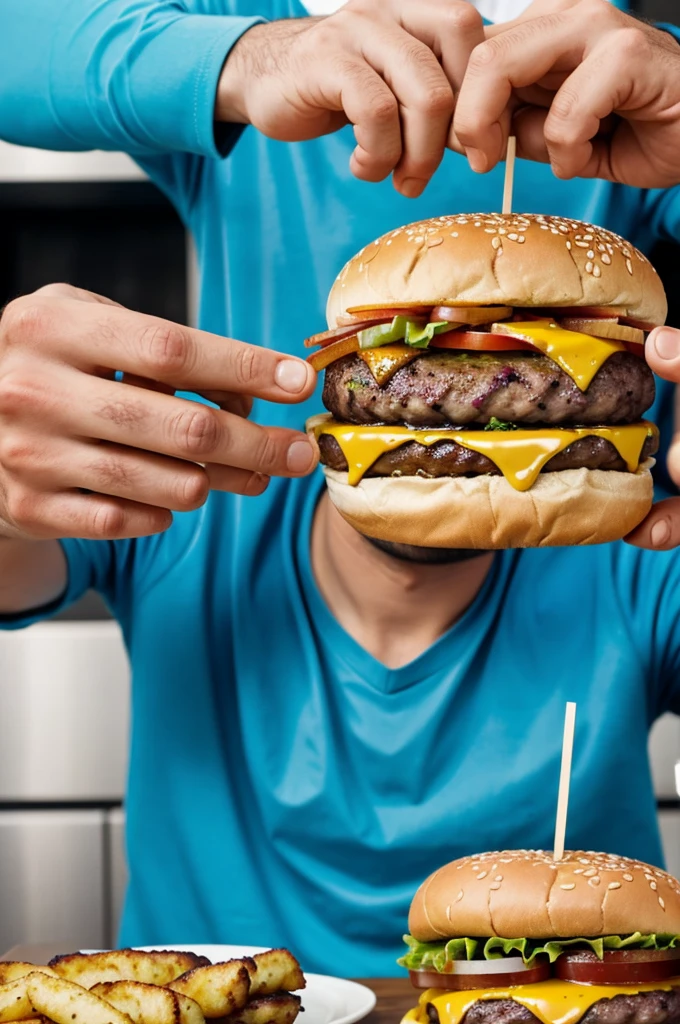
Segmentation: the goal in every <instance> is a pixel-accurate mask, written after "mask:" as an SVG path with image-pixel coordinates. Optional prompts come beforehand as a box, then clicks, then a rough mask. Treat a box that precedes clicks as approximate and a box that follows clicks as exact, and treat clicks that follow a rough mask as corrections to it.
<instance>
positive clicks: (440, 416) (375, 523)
mask: <svg viewBox="0 0 680 1024" xmlns="http://www.w3.org/2000/svg"><path fill="white" fill-rule="evenodd" d="M666 312H667V304H666V298H665V294H664V289H663V286H662V284H661V282H660V280H659V277H658V275H657V274H656V272H655V270H654V268H653V267H652V265H651V264H650V263H649V261H648V260H647V259H646V258H645V257H644V256H643V255H642V253H640V252H638V251H637V249H635V248H634V247H633V246H631V245H629V244H628V243H627V242H626V241H625V240H624V239H622V238H619V237H618V236H616V235H613V234H611V233H610V232H608V231H604V230H602V229H600V228H595V227H592V226H591V225H589V224H584V223H581V222H579V221H574V220H569V219H564V218H560V217H543V216H533V215H526V216H520V215H515V214H512V215H496V214H480V215H478V216H474V215H462V216H449V217H438V218H435V219H433V220H428V221H422V222H420V223H416V224H411V225H409V226H407V227H404V228H399V229H398V230H396V231H392V232H390V233H389V234H387V235H384V236H383V237H382V238H379V239H378V240H377V241H375V242H373V243H372V244H370V245H368V246H366V247H365V248H364V249H362V250H361V252H359V253H358V254H357V255H356V256H355V257H353V259H351V260H350V261H349V263H347V265H346V266H345V267H344V269H343V270H342V271H341V273H340V274H339V276H338V278H337V280H336V282H335V284H334V285H333V288H332V290H331V293H330V296H329V300H328V307H327V319H328V325H329V330H328V331H325V332H323V333H322V334H319V335H315V336H314V337H313V338H310V339H308V342H307V344H308V345H310V346H319V350H318V351H317V352H315V353H314V354H313V355H311V356H310V362H311V363H312V364H313V365H314V366H315V368H316V369H318V370H322V369H323V370H325V371H326V373H325V386H324V392H323V401H324V405H325V406H326V408H327V409H328V411H329V413H330V416H322V417H314V418H313V419H312V420H310V421H309V424H308V429H309V430H310V432H313V433H314V435H315V436H316V438H317V440H318V443H319V447H320V452H321V461H322V463H323V465H324V469H325V472H326V476H327V481H328V489H329V493H330V496H331V499H332V500H333V502H334V503H335V505H336V506H337V508H338V509H339V511H340V512H341V514H342V515H343V516H344V517H345V518H346V519H347V520H348V521H349V522H350V523H352V524H353V525H354V526H355V527H356V528H357V529H358V530H359V531H360V532H361V533H363V534H365V535H367V536H369V537H373V538H376V539H377V540H380V541H391V542H396V543H403V544H415V545H419V546H427V547H439V548H479V549H490V548H506V547H534V546H540V545H555V544H589V543H600V542H604V541H610V540H614V539H618V538H620V537H623V536H625V535H626V534H627V533H628V532H629V531H630V530H631V529H633V527H635V526H636V525H637V524H638V523H639V522H640V521H641V520H642V519H643V518H644V516H645V515H646V513H647V512H648V510H649V508H650V505H651V502H652V479H651V474H650V472H649V470H650V467H651V466H652V465H653V461H652V456H653V455H654V453H655V451H656V449H657V443H658V440H657V431H656V428H655V427H654V426H653V425H652V424H650V423H647V422H645V421H644V420H643V418H642V417H643V414H644V412H645V410H646V409H648V408H649V406H650V405H651V404H652V402H653V400H654V379H653V375H652V373H651V371H650V370H649V368H648V366H647V365H646V363H645V361H644V340H645V332H647V331H649V330H651V329H652V328H654V327H656V326H658V325H661V324H663V323H664V322H665V318H666Z"/></svg>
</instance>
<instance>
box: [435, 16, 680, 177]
mask: <svg viewBox="0 0 680 1024" xmlns="http://www.w3.org/2000/svg"><path fill="white" fill-rule="evenodd" d="M454 133H455V137H456V138H457V140H458V143H459V144H460V147H461V149H462V150H464V151H465V152H466V154H467V157H468V160H469V161H470V164H471V166H472V168H473V170H476V171H480V172H483V171H488V170H490V169H491V168H492V167H494V166H495V165H496V164H497V163H498V162H499V161H500V160H501V159H502V158H503V156H504V154H505V151H506V148H507V139H508V135H509V134H511V133H512V134H515V135H516V136H517V141H518V155H519V156H523V157H526V158H528V159H531V160H537V161H542V162H548V161H549V162H550V164H551V165H552V168H553V171H554V173H555V174H556V175H557V176H558V177H560V178H574V177H583V178H593V177H598V178H605V179H607V180H609V181H617V182H621V183H623V184H626V185H633V186H636V187H638V188H664V187H668V186H671V185H676V184H678V183H679V182H680V46H679V45H678V43H677V42H676V41H675V39H673V37H672V36H671V35H669V34H668V33H667V32H663V31H661V30H659V29H656V28H654V27H653V26H651V25H648V24H646V23H645V22H642V21H638V20H637V19H636V18H633V17H631V16H630V15H628V14H625V13H624V12H623V11H620V10H618V9H617V8H616V7H614V6H613V5H612V4H610V3H608V0H535V2H534V3H533V4H531V6H530V7H529V8H528V9H527V10H526V11H525V12H524V14H523V15H522V16H521V17H520V18H517V19H516V20H515V21H513V22H508V23H506V24H504V25H496V26H493V27H491V28H490V29H488V30H487V39H486V41H485V42H484V43H481V44H480V45H479V46H477V47H476V49H475V50H474V51H473V53H472V56H471V58H470V62H469V65H468V69H467V73H466V75H465V78H464V80H463V84H462V87H461V90H460V95H459V97H458V102H457V106H456V113H455V117H454Z"/></svg>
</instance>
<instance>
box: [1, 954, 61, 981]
mask: <svg viewBox="0 0 680 1024" xmlns="http://www.w3.org/2000/svg"><path fill="white" fill-rule="evenodd" d="M36 971H38V972H39V973H40V974H51V975H52V977H53V978H56V974H55V973H54V971H53V970H52V968H51V967H40V966H37V965H36V964H27V963H25V962H24V961H23V960H2V961H0V985H6V984H7V982H8V981H16V980H17V979H18V978H25V977H26V975H27V974H35V972H36Z"/></svg>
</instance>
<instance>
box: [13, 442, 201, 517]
mask: <svg viewBox="0 0 680 1024" xmlns="http://www.w3.org/2000/svg"><path fill="white" fill-rule="evenodd" d="M2 465H3V469H4V470H5V472H6V473H7V475H8V477H9V479H10V480H15V481H17V482H20V483H22V484H25V485H27V486H29V487H31V488H33V489H34V490H35V491H51V492H56V491H67V490H72V489H73V488H78V489H80V490H85V491H92V492H95V493H97V494H107V495H111V496H112V497H117V498H125V499H128V500H130V501H134V502H138V503H141V504H144V505H153V506H156V507H158V508H165V509H171V510H173V511H175V512H190V511H192V510H194V509H197V508H200V506H201V505H203V504H204V503H205V501H206V499H207V497H208V491H209V483H208V475H207V473H206V471H205V470H204V469H203V468H202V467H201V466H197V465H195V464H193V463H191V462H185V461H181V460H179V459H169V458H164V457H163V456H162V455H153V454H151V453H149V452H140V451H138V450H136V449H133V448H125V447H122V446H120V445H109V444H97V443H92V442H90V443H83V442H79V441H71V440H59V441H54V442H53V443H51V444H50V443H46V442H45V439H44V438H40V437H38V436H34V437H31V436H28V437H22V438H19V440H18V441H15V442H14V444H8V443H7V441H5V444H4V445H3V446H2Z"/></svg>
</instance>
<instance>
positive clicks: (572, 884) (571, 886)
mask: <svg viewBox="0 0 680 1024" xmlns="http://www.w3.org/2000/svg"><path fill="white" fill-rule="evenodd" d="M575 888H576V882H569V884H568V885H561V886H560V889H575Z"/></svg>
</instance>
